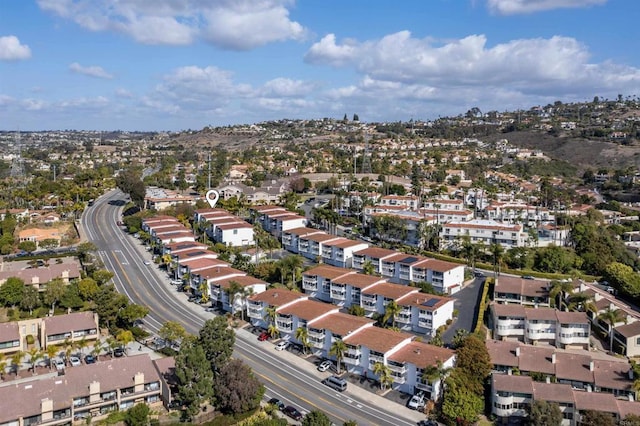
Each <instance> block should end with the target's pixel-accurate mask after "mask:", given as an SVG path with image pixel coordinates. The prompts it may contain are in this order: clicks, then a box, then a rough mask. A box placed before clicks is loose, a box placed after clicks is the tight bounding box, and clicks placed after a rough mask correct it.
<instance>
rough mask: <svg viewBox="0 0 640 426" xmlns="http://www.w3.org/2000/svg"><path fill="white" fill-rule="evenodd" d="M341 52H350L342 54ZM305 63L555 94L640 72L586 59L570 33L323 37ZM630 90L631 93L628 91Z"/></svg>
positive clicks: (626, 83) (637, 76)
mask: <svg viewBox="0 0 640 426" xmlns="http://www.w3.org/2000/svg"><path fill="white" fill-rule="evenodd" d="M345 52H348V54H346V53H345ZM305 59H306V61H307V62H311V63H314V64H326V65H331V66H342V67H351V68H354V69H355V70H357V71H358V72H360V73H361V74H362V75H367V76H370V77H371V78H372V79H374V80H383V81H388V82H401V83H403V84H405V85H411V84H421V85H427V86H438V87H451V88H454V87H463V86H479V87H487V86H500V87H511V88H515V89H518V90H522V91H526V92H530V93H535V92H536V91H539V90H554V91H556V92H557V93H558V96H560V95H562V94H563V93H568V92H571V93H575V90H576V89H584V88H586V87H590V92H593V90H597V89H598V88H602V87H603V86H611V87H614V86H615V84H618V85H620V86H621V87H620V90H622V89H624V88H628V89H637V88H638V85H639V84H640V70H639V69H637V68H633V67H621V66H616V65H614V64H610V63H601V64H594V63H590V62H589V59H590V54H589V51H588V49H587V48H586V46H584V45H583V44H581V43H579V42H578V41H577V40H575V39H573V38H569V37H560V36H555V37H551V38H548V39H543V38H536V39H519V40H512V41H509V42H507V43H500V44H497V45H495V46H488V43H487V38H486V37H485V36H484V35H471V36H468V37H465V38H462V39H459V40H452V41H447V42H444V43H436V42H434V41H433V40H431V39H416V38H413V37H412V36H411V33H409V32H408V31H401V32H398V33H395V34H390V35H388V36H386V37H383V38H382V39H380V40H373V41H365V42H361V43H356V42H354V41H353V40H349V41H346V42H345V43H344V44H339V43H336V42H335V37H329V36H327V37H324V38H323V39H322V40H321V41H319V42H318V43H316V44H314V45H313V46H312V47H311V48H310V49H309V51H308V52H307V55H306V57H305ZM630 92H633V91H631V90H630Z"/></svg>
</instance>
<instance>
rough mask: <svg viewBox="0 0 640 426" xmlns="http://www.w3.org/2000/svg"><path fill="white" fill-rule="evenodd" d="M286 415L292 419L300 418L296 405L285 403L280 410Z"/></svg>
mask: <svg viewBox="0 0 640 426" xmlns="http://www.w3.org/2000/svg"><path fill="white" fill-rule="evenodd" d="M282 412H283V413H285V414H286V415H287V416H289V417H291V418H292V419H293V420H302V413H301V412H300V411H298V409H297V408H296V407H292V406H291V405H287V406H286V407H284V410H282Z"/></svg>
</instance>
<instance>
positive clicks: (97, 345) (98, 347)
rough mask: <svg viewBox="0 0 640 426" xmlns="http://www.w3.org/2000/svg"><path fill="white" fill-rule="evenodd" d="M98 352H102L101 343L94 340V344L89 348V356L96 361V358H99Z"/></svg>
mask: <svg viewBox="0 0 640 426" xmlns="http://www.w3.org/2000/svg"><path fill="white" fill-rule="evenodd" d="M100 352H102V342H101V341H100V340H96V342H95V343H94V344H93V348H91V355H93V356H94V357H96V359H98V357H99V356H100Z"/></svg>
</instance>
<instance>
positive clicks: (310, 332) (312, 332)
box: [307, 328, 325, 339]
mask: <svg viewBox="0 0 640 426" xmlns="http://www.w3.org/2000/svg"><path fill="white" fill-rule="evenodd" d="M307 336H309V338H312V337H313V338H316V339H321V338H322V339H324V336H325V333H324V330H318V329H316V328H309V329H307Z"/></svg>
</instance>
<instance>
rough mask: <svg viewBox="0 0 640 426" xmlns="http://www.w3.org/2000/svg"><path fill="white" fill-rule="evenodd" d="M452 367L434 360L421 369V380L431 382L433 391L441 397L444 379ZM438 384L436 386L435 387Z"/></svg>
mask: <svg viewBox="0 0 640 426" xmlns="http://www.w3.org/2000/svg"><path fill="white" fill-rule="evenodd" d="M451 370H452V369H451V368H449V367H445V366H444V364H443V363H442V361H440V360H438V361H436V364H435V365H430V366H428V367H427V368H425V369H423V371H422V380H424V381H426V382H429V383H431V386H432V387H433V390H434V392H435V393H436V394H437V395H438V397H442V392H441V390H442V388H443V387H444V381H445V379H446V377H447V375H448V374H449V372H450V371H451ZM436 384H438V387H436Z"/></svg>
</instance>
